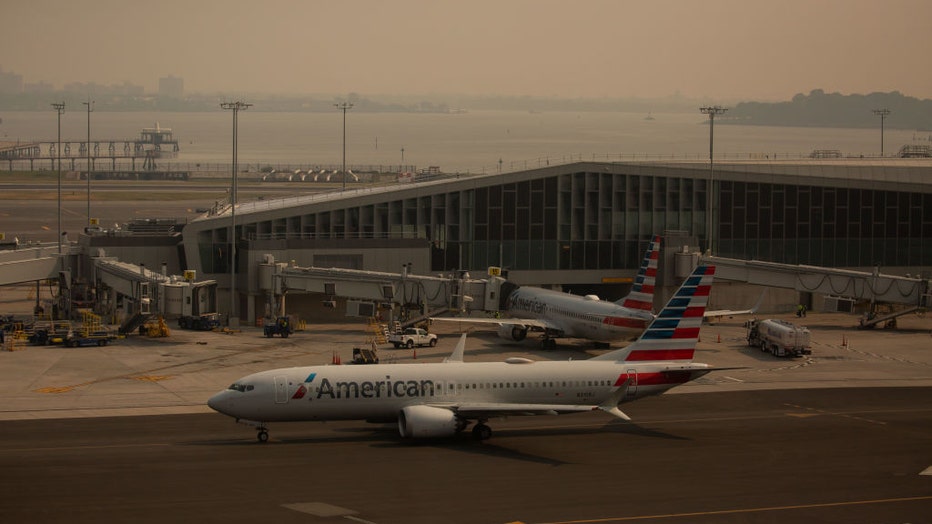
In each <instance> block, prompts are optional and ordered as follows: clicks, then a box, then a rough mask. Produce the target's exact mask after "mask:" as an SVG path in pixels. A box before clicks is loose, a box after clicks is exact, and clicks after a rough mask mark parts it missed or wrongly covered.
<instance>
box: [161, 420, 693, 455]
mask: <svg viewBox="0 0 932 524" xmlns="http://www.w3.org/2000/svg"><path fill="white" fill-rule="evenodd" d="M333 431H334V433H338V435H332V436H322V437H300V436H298V437H293V436H290V435H289V436H284V437H281V438H272V439H271V440H269V442H267V443H259V442H256V441H255V440H253V439H250V438H237V439H235V440H206V441H189V442H183V443H179V444H182V445H192V446H236V447H239V446H276V445H308V444H322V443H348V442H358V443H361V444H366V443H368V444H369V445H371V446H372V447H378V448H386V449H389V448H401V447H411V446H429V447H435V448H442V449H448V450H454V451H461V452H464V453H472V454H476V455H485V456H490V457H494V458H504V459H510V460H517V461H522V462H532V463H537V464H545V465H551V466H562V465H565V464H569V463H568V462H565V461H562V460H559V459H554V458H549V457H545V456H539V455H533V454H529V453H525V452H522V451H518V450H516V449H512V448H509V447H506V446H503V445H500V444H498V443H496V442H495V439H496V438H498V439H500V440H504V439H507V438H509V437H540V438H543V437H563V436H573V435H591V434H597V433H613V434H617V435H631V436H638V437H646V438H660V439H670V440H689V439H688V438H686V437H680V436H677V435H671V434H669V433H664V432H662V431H657V430H653V429H649V428H645V427H642V426H638V425H636V424H632V423H630V422H622V421H609V422H608V423H606V424H604V425H601V426H598V425H591V426H577V427H559V428H539V429H538V428H526V429H524V428H521V429H497V430H496V431H495V436H494V437H493V438H492V440H490V441H477V440H475V439H474V438H473V437H472V435H471V434H470V433H469V432H468V431H467V432H463V433H462V434H460V435H456V436H453V437H443V438H433V439H419V440H402V439H401V438H400V437H399V436H398V432H397V429H396V427H395V425H394V424H391V425H388V424H387V425H384V426H381V427H373V426H360V427H358V428H338V429H335V430H333Z"/></svg>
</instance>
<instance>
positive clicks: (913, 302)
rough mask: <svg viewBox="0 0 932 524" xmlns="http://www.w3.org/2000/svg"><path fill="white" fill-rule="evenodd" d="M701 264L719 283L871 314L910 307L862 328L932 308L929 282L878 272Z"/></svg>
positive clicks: (717, 260)
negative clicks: (788, 293) (851, 305)
mask: <svg viewBox="0 0 932 524" xmlns="http://www.w3.org/2000/svg"><path fill="white" fill-rule="evenodd" d="M702 263H704V264H714V265H715V268H716V269H715V278H716V279H722V280H732V281H736V282H746V283H748V284H757V285H761V286H769V287H777V288H783V289H794V290H796V291H800V292H805V293H818V294H821V295H827V296H836V297H844V298H849V299H852V300H854V301H859V302H864V301H866V302H870V303H871V306H872V312H873V307H874V305H876V304H878V303H886V304H896V305H901V306H907V307H905V308H903V309H901V310H899V311H897V312H895V313H893V314H890V315H885V316H882V317H877V316H872V318H871V319H869V320H866V321H865V322H864V323H863V324H862V326H863V327H871V326H873V325H876V324H877V323H879V322H883V321H886V320H890V319H892V318H895V317H897V316H900V315H904V314H906V313H911V312H913V311H917V310H920V309H925V308H930V307H932V285H930V281H929V280H926V279H921V278H912V277H905V276H899V275H884V274H882V273H880V270H879V268H878V269H876V270H874V271H873V272H864V271H851V270H847V269H835V268H825V267H818V266H806V265H792V264H777V263H774V262H763V261H760V260H738V259H731V258H721V257H711V256H703V257H702Z"/></svg>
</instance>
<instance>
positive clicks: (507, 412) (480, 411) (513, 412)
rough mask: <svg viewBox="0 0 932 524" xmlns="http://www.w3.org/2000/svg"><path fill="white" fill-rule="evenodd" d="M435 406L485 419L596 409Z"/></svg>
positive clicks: (561, 406)
mask: <svg viewBox="0 0 932 524" xmlns="http://www.w3.org/2000/svg"><path fill="white" fill-rule="evenodd" d="M436 407H439V408H446V409H449V410H451V411H453V412H455V413H456V414H457V415H460V416H461V417H463V418H467V419H486V418H495V417H515V416H526V415H560V414H564V413H579V412H581V411H592V410H595V409H598V406H593V405H579V404H576V405H565V404H504V403H494V402H489V403H476V404H454V405H445V404H438V405H436Z"/></svg>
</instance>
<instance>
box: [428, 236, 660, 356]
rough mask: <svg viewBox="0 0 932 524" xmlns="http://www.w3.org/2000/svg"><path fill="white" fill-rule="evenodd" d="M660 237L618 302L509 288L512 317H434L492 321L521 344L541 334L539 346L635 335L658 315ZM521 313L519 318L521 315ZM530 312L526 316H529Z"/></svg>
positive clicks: (508, 308)
mask: <svg viewBox="0 0 932 524" xmlns="http://www.w3.org/2000/svg"><path fill="white" fill-rule="evenodd" d="M659 254H660V237H659V236H654V238H653V239H652V240H651V243H650V246H649V247H648V249H647V253H646V254H645V255H644V260H643V261H642V262H641V267H640V269H639V270H638V273H637V276H636V277H635V279H634V286H633V287H632V288H631V293H629V294H628V296H627V297H625V298H623V299H621V300H618V301H617V302H608V301H605V300H599V297H597V296H595V295H586V296H584V297H583V296H579V295H573V294H570V293H562V292H559V291H553V290H550V289H543V288H539V287H519V288H518V289H516V290H514V291H512V292H511V294H510V295H509V296H508V299H507V301H506V303H505V311H506V312H507V313H508V314H509V315H511V316H512V318H505V319H491V318H460V317H435V318H431V320H432V321H434V320H437V321H446V322H461V323H473V324H494V325H496V326H497V327H498V336H499V337H501V338H503V339H505V340H513V341H516V342H520V341H522V340H524V339H525V338H526V337H527V334H528V331H539V332H542V333H543V339H541V347H542V348H543V349H553V348H555V347H556V341H555V340H554V339H555V338H558V337H569V338H584V339H588V340H593V341H596V342H600V343H609V342H616V341H620V340H626V339H631V338H634V337H636V336H638V335H639V334H641V332H643V331H644V328H646V327H647V324H648V322H650V321H651V320H652V319H653V318H654V315H653V313H652V310H653V307H654V285H655V283H656V279H657V259H658V258H659ZM519 315H520V316H519ZM525 315H526V316H525Z"/></svg>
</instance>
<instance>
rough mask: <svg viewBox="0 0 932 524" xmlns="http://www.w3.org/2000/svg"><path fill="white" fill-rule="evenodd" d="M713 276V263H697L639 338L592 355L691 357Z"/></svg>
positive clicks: (614, 357)
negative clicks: (611, 349) (704, 264)
mask: <svg viewBox="0 0 932 524" xmlns="http://www.w3.org/2000/svg"><path fill="white" fill-rule="evenodd" d="M714 276H715V266H698V267H697V268H696V269H694V270H693V272H692V274H691V275H690V276H689V277H688V278H687V279H686V280H685V281H684V282H683V284H682V285H681V286H680V288H679V289H678V290H677V291H676V294H674V295H673V297H672V298H671V299H670V301H669V302H667V305H666V306H664V308H663V310H661V311H660V314H659V315H657V317H656V318H654V320H653V321H652V322H651V323H650V325H648V326H647V330H645V331H644V333H642V334H641V337H640V338H638V339H637V340H636V341H634V342H633V343H631V344H630V345H628V346H627V347H625V348H622V349H619V350H617V351H611V352H609V353H605V354H604V355H599V356H598V357H595V358H596V359H598V360H618V361H625V362H638V361H651V362H653V361H665V360H677V361H690V360H692V359H693V354H694V353H695V350H696V344H698V343H699V328H700V327H701V326H702V315H703V313H705V309H706V306H708V305H709V292H710V291H711V289H712V279H713V278H714Z"/></svg>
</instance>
